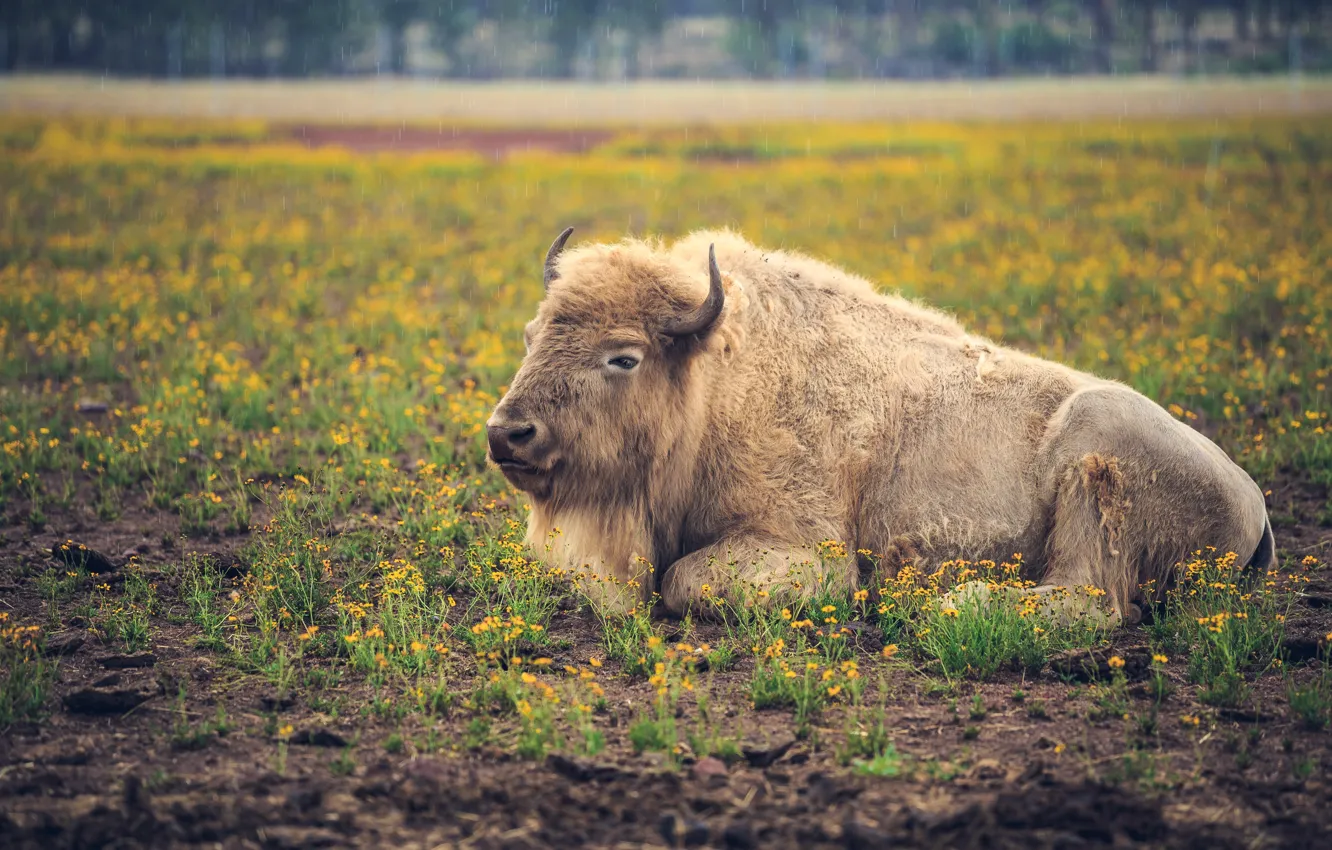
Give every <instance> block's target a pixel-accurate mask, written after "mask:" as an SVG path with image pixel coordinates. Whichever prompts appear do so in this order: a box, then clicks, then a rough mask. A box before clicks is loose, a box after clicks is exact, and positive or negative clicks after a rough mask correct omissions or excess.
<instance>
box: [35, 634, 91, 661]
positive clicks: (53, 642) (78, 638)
mask: <svg viewBox="0 0 1332 850" xmlns="http://www.w3.org/2000/svg"><path fill="white" fill-rule="evenodd" d="M83 641H84V635H83V633H81V632H58V633H56V634H53V635H51V636H50V637H48V638H47V639H46V643H45V644H44V645H43V646H42V653H43V654H44V655H46V657H47V658H63V657H64V656H66V655H73V654H74V653H76V652H78V651H79V648H80V647H81V646H83Z"/></svg>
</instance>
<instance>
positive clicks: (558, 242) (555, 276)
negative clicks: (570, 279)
mask: <svg viewBox="0 0 1332 850" xmlns="http://www.w3.org/2000/svg"><path fill="white" fill-rule="evenodd" d="M571 233H573V228H572V227H566V228H564V232H563V233H561V234H560V235H559V236H557V237H556V238H555V241H554V242H552V243H551V244H550V250H549V251H547V252H546V271H545V275H544V277H545V287H546V289H550V285H551V284H552V283H554V282H555V281H557V280H559V279H560V275H559V272H557V271H555V261H556V260H558V259H559V258H560V252H561V251H563V250H564V243H565V242H568V241H569V234H571Z"/></svg>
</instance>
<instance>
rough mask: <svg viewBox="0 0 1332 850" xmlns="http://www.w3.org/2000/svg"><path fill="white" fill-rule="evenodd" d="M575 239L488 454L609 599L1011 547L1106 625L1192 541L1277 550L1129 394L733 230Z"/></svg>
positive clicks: (1232, 484) (558, 257) (1221, 476)
mask: <svg viewBox="0 0 1332 850" xmlns="http://www.w3.org/2000/svg"><path fill="white" fill-rule="evenodd" d="M571 230H572V228H571V229H570V230H567V231H565V232H564V233H563V234H561V235H560V237H559V239H557V240H556V241H555V243H554V245H552V246H551V249H550V252H549V253H548V254H547V257H546V264H545V282H546V297H545V300H544V301H542V303H541V305H540V307H539V308H538V310H537V315H536V318H535V319H533V320H532V321H531V322H530V323H529V324H528V325H527V328H526V332H525V337H526V341H527V355H526V357H525V358H524V360H523V363H522V366H521V368H520V369H519V370H518V374H517V375H516V376H515V377H514V379H513V384H512V386H511V388H510V389H509V391H508V392H507V394H506V395H505V396H504V398H503V400H502V401H501V402H500V404H499V406H498V407H497V408H496V409H495V411H494V414H493V415H492V417H491V418H490V421H489V423H488V428H487V436H488V439H489V444H490V452H489V454H490V458H491V460H493V461H494V462H495V463H497V464H498V465H499V467H500V468H501V469H502V470H503V472H504V474H505V476H507V478H508V479H509V481H510V482H511V483H512V484H514V485H515V486H516V487H518V488H520V489H521V490H524V491H526V492H527V493H528V494H530V496H531V502H532V512H531V517H530V519H529V525H528V533H527V541H528V544H529V545H530V546H531V547H532V548H533V549H534V550H535V551H536V552H537V553H539V554H540V555H541V556H542V557H544V558H545V559H547V560H548V561H550V562H551V563H552V564H559V565H562V566H566V567H570V568H574V569H577V568H580V567H584V568H587V569H588V570H589V571H590V572H591V573H593V574H596V575H598V576H603V577H606V578H607V579H616V580H618V582H619V583H620V586H621V587H625V586H627V587H631V588H636V589H634V590H631V591H628V592H627V593H626V592H624V591H621V596H620V598H619V601H620V602H621V603H625V602H628V603H630V604H632V602H634V601H636V599H637V598H638V596H639V594H642V595H644V596H646V595H648V594H650V592H651V591H652V590H653V589H656V588H659V589H660V592H661V595H662V598H663V599H664V600H665V602H666V604H667V606H668V607H669V608H671V609H672V610H673V611H676V612H683V611H685V610H688V609H691V608H701V607H703V605H702V603H703V600H704V599H705V597H707V596H708V595H709V594H710V593H712V594H718V595H722V596H725V595H727V594H736V593H737V592H738V591H737V588H739V587H741V586H747V587H750V588H752V587H755V586H757V587H759V588H764V589H768V590H770V591H771V592H772V594H773V595H774V596H775V597H778V598H780V596H782V595H783V594H793V595H801V594H806V595H807V594H809V593H811V592H813V591H814V590H815V588H816V587H824V588H826V587H828V586H829V585H831V586H833V587H835V588H845V589H846V590H848V591H849V590H850V589H852V588H854V587H855V586H856V585H857V584H858V582H859V581H861V576H860V575H859V568H860V566H863V562H862V563H861V564H858V563H857V559H856V556H855V555H854V554H851V555H849V556H847V557H841V558H837V557H828V551H827V550H828V549H829V548H836V549H841V548H843V547H844V548H845V550H846V551H847V552H850V553H854V552H856V551H859V550H869V551H871V552H874V553H878V554H880V555H881V556H882V557H883V566H884V568H885V569H887V570H888V571H890V572H891V571H892V570H893V569H894V568H895V567H896V566H898V565H900V564H901V563H902V562H903V561H906V560H917V561H919V562H922V563H924V564H928V563H931V562H933V563H937V562H940V561H944V560H951V559H957V558H967V559H972V560H981V559H994V560H1002V559H1004V558H1008V557H1010V556H1011V555H1012V553H1014V552H1021V553H1023V554H1024V556H1025V560H1024V565H1025V566H1024V569H1025V570H1026V571H1027V572H1028V573H1029V575H1028V577H1029V578H1030V579H1032V580H1036V581H1039V583H1040V585H1041V586H1042V587H1043V588H1046V589H1049V588H1055V587H1061V586H1063V587H1077V586H1094V587H1096V588H1100V589H1102V590H1103V591H1104V592H1105V595H1104V597H1103V603H1104V605H1105V606H1106V609H1105V612H1104V613H1105V614H1106V615H1107V616H1108V617H1109V618H1111V619H1112V620H1118V619H1119V618H1120V617H1121V616H1122V615H1124V614H1125V613H1127V612H1129V611H1130V610H1131V609H1130V606H1131V605H1132V604H1133V603H1134V602H1135V601H1136V598H1137V594H1138V593H1139V590H1138V589H1139V587H1140V586H1141V585H1142V584H1143V583H1145V582H1148V581H1154V582H1155V586H1156V587H1157V589H1158V592H1160V591H1161V590H1163V589H1164V588H1165V587H1166V586H1167V585H1168V584H1169V583H1170V580H1171V577H1172V571H1173V569H1174V567H1175V565H1176V564H1177V563H1178V562H1179V561H1180V560H1181V559H1182V558H1184V557H1186V556H1187V555H1188V554H1189V553H1191V552H1193V551H1194V550H1197V549H1199V548H1202V547H1205V546H1214V547H1216V548H1217V549H1218V550H1220V551H1223V552H1225V551H1230V552H1234V553H1236V554H1237V555H1238V556H1239V557H1240V559H1242V560H1243V561H1245V562H1248V563H1250V564H1252V565H1254V566H1256V567H1260V568H1267V567H1269V565H1270V564H1272V563H1273V562H1274V560H1275V550H1274V544H1273V540H1272V532H1271V527H1270V525H1269V523H1268V520H1267V515H1266V509H1265V506H1264V502H1263V495H1262V493H1261V492H1260V490H1259V488H1258V487H1257V485H1255V484H1254V482H1253V480H1252V479H1250V478H1249V476H1248V475H1247V474H1245V472H1244V471H1243V470H1242V469H1240V468H1239V467H1238V466H1236V465H1235V464H1234V463H1233V462H1231V460H1230V459H1229V458H1228V457H1227V456H1226V455H1225V453H1224V452H1222V451H1221V450H1220V449H1219V448H1217V446H1216V445H1214V444H1213V443H1212V442H1210V441H1209V440H1208V439H1207V438H1205V437H1203V436H1202V435H1201V434H1198V433H1197V432H1195V431H1193V430H1192V429H1191V428H1189V427H1188V426H1186V425H1184V424H1182V423H1180V422H1178V421H1176V420H1175V419H1174V418H1172V417H1171V416H1170V415H1169V414H1167V413H1166V412H1165V411H1164V410H1162V409H1161V407H1159V406H1158V405H1157V404H1156V403H1154V402H1153V401H1151V400H1150V399H1148V398H1146V397H1145V396H1143V395H1141V394H1139V393H1137V392H1135V391H1133V390H1131V389H1129V388H1128V387H1126V386H1124V385H1122V384H1118V383H1114V382H1112V381H1108V380H1103V379H1101V378H1097V377H1094V376H1092V375H1089V374H1085V373H1082V372H1077V371H1074V370H1072V369H1069V368H1067V367H1064V366H1061V365H1059V364H1057V363H1051V362H1048V361H1045V360H1040V359H1038V358H1036V357H1032V356H1029V355H1027V354H1023V353H1022V352H1020V351H1014V350H1012V349H1008V348H1004V347H1002V346H999V345H996V344H995V343H993V342H991V341H989V340H987V339H984V338H982V337H978V336H973V335H971V334H969V333H967V332H966V331H965V330H963V328H962V327H961V326H960V325H959V324H958V323H957V322H956V321H955V320H954V319H952V318H951V317H950V316H947V315H945V314H943V313H941V312H938V311H936V310H933V309H930V308H928V307H925V306H922V305H920V304H916V303H912V302H910V301H907V300H905V299H902V298H899V297H895V296H892V295H883V294H880V293H878V292H875V291H874V289H873V288H872V287H871V285H870V284H869V283H868V282H867V281H865V280H863V279H861V278H858V277H855V276H853V275H850V274H847V273H845V272H843V271H840V270H838V269H836V268H833V267H832V266H829V265H826V264H824V263H821V262H819V261H817V260H813V259H810V258H808V257H804V256H801V255H799V254H796V253H792V252H788V251H765V250H762V249H760V248H757V247H755V246H753V245H751V244H749V243H748V242H746V241H745V240H744V239H742V238H740V237H739V236H737V235H735V234H733V233H729V232H703V233H695V234H693V235H691V236H689V237H687V238H685V239H682V240H680V241H678V242H676V243H675V244H674V245H671V246H669V247H667V246H665V245H663V244H658V243H651V242H643V241H638V240H625V241H623V242H620V243H617V244H612V245H583V246H580V247H577V248H574V249H570V250H569V251H567V252H565V251H564V250H563V249H564V244H565V241H566V240H567V239H568V236H569V233H570V232H571ZM714 245H715V253H714ZM829 540H831V541H838V542H839V543H840V544H841V546H839V547H826V546H825V547H824V551H823V552H821V553H820V552H818V551H817V550H816V549H817V546H818V544H819V543H820V542H821V541H829ZM649 565H650V566H649ZM654 567H655V574H654V572H653V570H652V568H654ZM635 581H636V582H637V585H635Z"/></svg>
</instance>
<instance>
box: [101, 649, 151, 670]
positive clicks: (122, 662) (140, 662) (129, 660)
mask: <svg viewBox="0 0 1332 850" xmlns="http://www.w3.org/2000/svg"><path fill="white" fill-rule="evenodd" d="M99 663H100V664H101V665H102V666H103V667H105V668H106V669H107V670H131V669H135V668H138V667H152V666H153V665H154V664H156V663H157V656H156V655H153V654H152V653H151V652H140V653H138V654H136V655H108V656H107V657H105V658H102V659H99Z"/></svg>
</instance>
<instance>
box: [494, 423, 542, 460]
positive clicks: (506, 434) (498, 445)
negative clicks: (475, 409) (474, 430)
mask: <svg viewBox="0 0 1332 850" xmlns="http://www.w3.org/2000/svg"><path fill="white" fill-rule="evenodd" d="M536 434H537V426H536V423H534V422H517V423H508V422H506V423H501V424H497V425H488V426H487V427H486V440H487V441H488V442H489V443H490V456H491V457H492V458H493V459H494V460H495V462H496V463H498V462H500V461H504V460H517V459H518V458H517V456H516V455H517V452H518V451H519V450H521V449H522V448H523V447H524V446H529V445H530V444H531V443H532V442H533V438H534V437H535V436H536Z"/></svg>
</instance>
